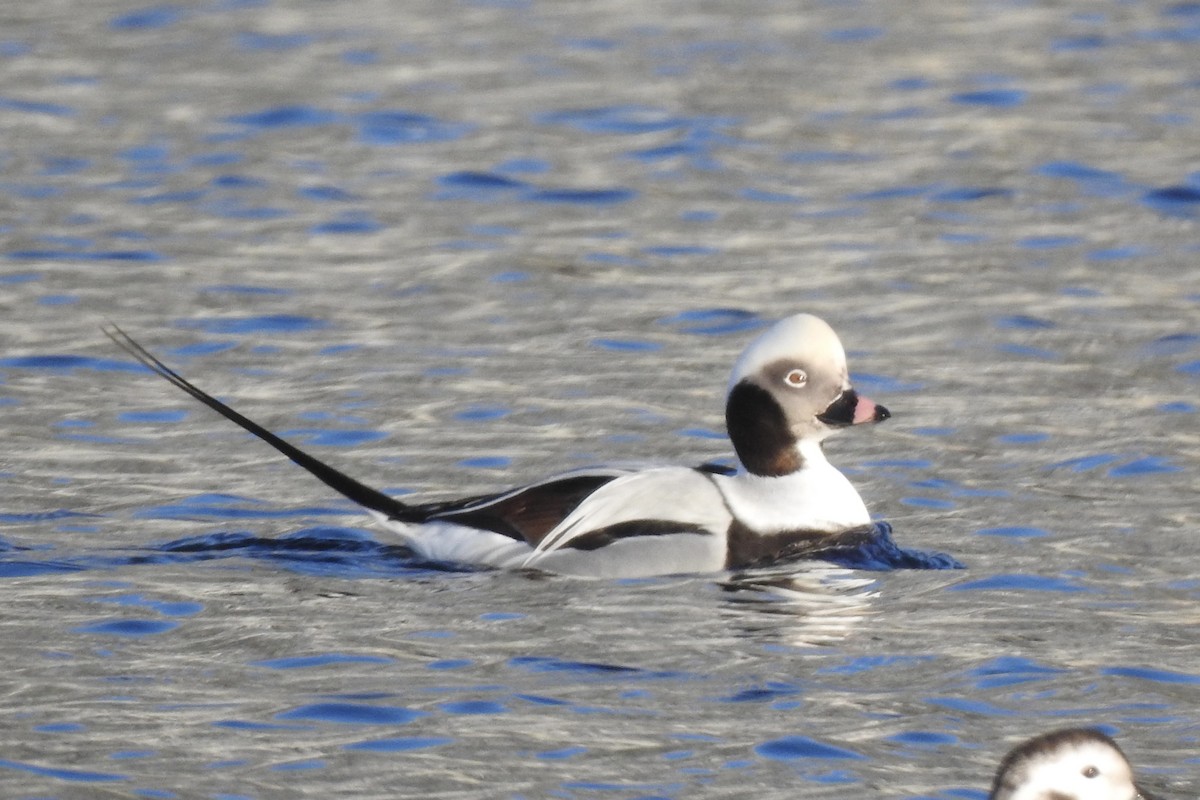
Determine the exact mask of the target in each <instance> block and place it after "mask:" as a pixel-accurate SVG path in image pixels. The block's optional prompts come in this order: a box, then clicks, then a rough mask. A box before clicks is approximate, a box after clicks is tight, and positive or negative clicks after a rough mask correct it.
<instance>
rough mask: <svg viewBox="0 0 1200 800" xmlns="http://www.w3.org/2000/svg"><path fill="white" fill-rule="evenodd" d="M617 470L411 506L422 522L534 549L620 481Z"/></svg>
mask: <svg viewBox="0 0 1200 800" xmlns="http://www.w3.org/2000/svg"><path fill="white" fill-rule="evenodd" d="M622 474H624V471H620V470H591V471H581V472H579V473H573V474H568V475H563V476H560V477H557V478H551V479H549V480H546V481H542V482H541V483H535V484H532V485H530V486H525V487H522V488H520V489H516V490H514V491H511V492H506V493H504V494H498V495H491V496H488V497H480V498H474V499H471V500H465V501H456V502H450V503H436V504H433V503H431V504H429V505H422V506H414V507H413V510H414V511H419V512H422V513H423V514H424V515H425V520H429V521H432V520H438V521H442V522H454V523H457V524H459V525H466V526H469V527H472V528H483V529H484V530H489V531H493V532H495V533H500V534H503V535H505V536H508V537H510V538H513V539H516V540H518V541H525V542H528V543H529V544H530V545H531V546H533V547H537V546H538V544H539V543H540V542H541V541H542V539H543V538H544V537H545V536H546V534H548V533H549V532H550V531H552V530H554V528H555V527H557V526H558V524H559V523H560V522H562V521H563V520H564V519H566V517H567V515H568V514H570V513H571V512H572V511H574V510H575V509H576V507H578V506H579V504H580V503H582V502H583V501H584V500H585V499H586V498H587V497H588V496H590V495H591V494H592V493H593V492H595V491H596V490H597V489H599V488H600V487H601V486H603V485H604V484H606V483H608V482H609V481H611V480H613V479H614V478H617V477H620V475H622Z"/></svg>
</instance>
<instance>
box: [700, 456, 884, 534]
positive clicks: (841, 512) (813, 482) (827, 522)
mask: <svg viewBox="0 0 1200 800" xmlns="http://www.w3.org/2000/svg"><path fill="white" fill-rule="evenodd" d="M797 447H798V449H799V451H800V455H801V457H802V458H803V461H802V462H801V463H802V464H803V466H802V467H801V468H800V469H798V470H796V471H795V472H792V473H790V474H788V475H783V476H780V477H774V478H770V477H763V476H761V475H752V474H750V473H748V472H746V471H745V470H744V469H743V470H740V471H739V472H738V473H737V474H736V475H732V476H725V475H716V476H714V478H715V479H716V484H717V486H718V488H720V490H721V494H722V495H724V497H725V502H726V503H727V504H728V505H729V510H730V511H731V512H732V513H733V515H734V516H735V517H736V518H737V519H738V520H739V521H740V522H741V523H742V524H744V525H745V526H746V527H748V528H750V529H751V530H753V531H756V532H758V533H764V534H765V533H778V532H782V531H800V530H804V531H825V532H829V533H835V532H837V531H843V530H847V529H849V528H857V527H860V526H863V525H870V524H871V515H870V514H869V513H868V512H867V507H866V505H864V504H863V501H862V498H861V497H859V496H858V492H857V491H856V490H855V489H854V486H853V484H851V483H850V481H849V480H848V479H847V478H846V476H845V475H843V474H842V473H841V472H839V471H838V470H837V469H836V468H835V467H834V466H833V465H832V464H830V463H829V461H828V460H827V459H826V458H825V453H824V452H822V450H821V445H820V444H819V443H817V442H801V443H800V444H799V445H797Z"/></svg>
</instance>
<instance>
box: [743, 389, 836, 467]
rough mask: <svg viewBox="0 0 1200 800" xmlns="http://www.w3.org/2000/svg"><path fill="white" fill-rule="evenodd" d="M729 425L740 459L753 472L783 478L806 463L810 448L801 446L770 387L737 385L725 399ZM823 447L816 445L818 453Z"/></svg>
mask: <svg viewBox="0 0 1200 800" xmlns="http://www.w3.org/2000/svg"><path fill="white" fill-rule="evenodd" d="M725 427H726V429H727V430H728V431H729V441H730V442H732V443H733V450H734V452H735V453H737V457H738V461H739V462H740V463H741V465H742V468H743V469H744V470H745V471H746V472H749V473H750V474H751V475H759V476H762V477H764V478H780V477H783V476H784V475H790V474H792V473H793V472H798V471H799V470H800V469H801V468H802V467H803V466H804V460H805V458H804V457H805V453H804V450H805V449H806V448H801V447H800V446H799V443H798V442H797V441H796V437H795V435H794V434H793V433H792V431H791V428H790V427H789V426H788V423H787V417H786V416H785V415H784V413H783V409H782V408H780V407H779V403H777V402H776V401H775V398H773V397H771V395H770V393H769V392H767V390H766V389H763V388H761V387H759V386H755V385H754V384H753V383H750V382H748V381H742V382H741V383H739V384H737V385H736V386H734V387H733V389H731V390H730V392H729V399H728V400H726V402H725ZM820 449H821V448H820V445H819V444H818V445H816V450H817V452H818V453H819V452H820ZM823 459H824V456H822V460H823Z"/></svg>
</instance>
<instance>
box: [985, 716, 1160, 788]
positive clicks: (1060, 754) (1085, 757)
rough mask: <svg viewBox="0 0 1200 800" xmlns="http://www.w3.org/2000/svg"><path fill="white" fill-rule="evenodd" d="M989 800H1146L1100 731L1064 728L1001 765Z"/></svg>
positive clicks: (1021, 748) (1012, 753)
mask: <svg viewBox="0 0 1200 800" xmlns="http://www.w3.org/2000/svg"><path fill="white" fill-rule="evenodd" d="M988 800H1148V798H1147V796H1146V795H1144V794H1143V793H1142V792H1141V791H1140V790H1139V789H1138V787H1137V786H1136V785H1135V784H1134V782H1133V767H1132V766H1130V764H1129V760H1128V759H1127V758H1125V754H1124V753H1122V752H1121V748H1120V747H1118V746H1117V743H1116V742H1114V741H1113V740H1112V739H1111V738H1109V737H1108V736H1105V735H1104V734H1103V733H1101V732H1100V731H1096V730H1088V729H1084V728H1069V729H1067V730H1061V731H1053V732H1052V733H1046V734H1043V735H1041V736H1038V737H1035V738H1033V739H1030V740H1029V741H1027V742H1025V743H1024V744H1021V745H1019V746H1017V747H1015V748H1014V749H1013V750H1012V751H1010V752H1009V754H1008V755H1006V756H1005V757H1004V760H1003V761H1002V762H1000V769H999V771H998V772H997V773H996V779H995V780H994V781H993V782H992V793H991V794H990V795H988Z"/></svg>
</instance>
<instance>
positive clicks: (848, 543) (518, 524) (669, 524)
mask: <svg viewBox="0 0 1200 800" xmlns="http://www.w3.org/2000/svg"><path fill="white" fill-rule="evenodd" d="M104 331H105V333H106V334H107V335H108V336H109V337H110V338H111V339H112V340H113V341H114V342H116V343H117V344H118V345H119V346H121V347H122V348H123V349H124V350H126V351H127V352H128V353H129V354H131V355H132V356H133V357H134V358H136V359H137V360H138V361H140V362H141V363H142V364H143V365H145V366H146V367H147V368H149V369H150V370H151V371H153V372H155V373H156V374H158V375H159V376H161V377H163V378H165V379H166V380H168V381H170V382H171V383H172V384H174V385H175V386H176V387H178V388H179V389H181V390H183V391H185V392H187V393H188V394H190V395H191V396H192V397H194V398H195V399H197V400H199V401H200V402H202V403H204V404H205V405H207V406H208V407H209V408H212V409H213V410H215V411H217V412H218V413H219V414H221V415H222V416H224V417H225V418H226V419H229V420H231V421H232V422H234V423H236V424H238V425H240V426H241V427H242V428H244V429H246V430H247V431H249V432H250V433H252V434H254V435H255V436H257V437H259V438H260V439H262V440H263V441H265V442H266V443H267V444H270V445H271V446H272V447H274V448H275V449H277V450H278V451H280V452H281V453H283V454H284V455H286V456H287V457H288V458H290V459H291V460H292V461H294V462H295V463H296V464H299V465H300V466H301V467H303V468H304V469H306V470H308V471H309V472H310V473H312V474H313V475H314V476H315V477H316V478H318V479H319V480H321V481H322V482H324V483H325V484H326V485H327V486H329V487H330V488H332V489H334V490H335V491H337V492H340V493H341V494H342V495H344V496H346V497H347V498H349V499H350V500H353V501H354V502H356V503H358V504H359V505H361V506H363V507H364V508H366V509H367V510H368V511H369V512H370V513H371V514H372V516H374V517H376V518H377V519H378V520H380V521H381V522H382V523H383V524H384V525H385V526H386V527H387V528H388V529H389V530H391V531H394V532H395V533H396V534H398V535H399V536H400V537H401V539H403V541H404V543H405V544H406V545H407V546H408V547H410V548H411V549H412V550H413V551H414V552H415V553H416V554H417V555H418V556H420V557H421V558H424V559H427V560H430V561H440V562H452V563H459V564H470V565H481V566H490V567H499V568H531V569H538V570H543V571H547V572H555V573H564V574H572V575H582V576H593V577H644V576H653V575H666V574H680V573H710V572H719V571H724V570H742V569H748V568H754V567H760V566H769V565H773V564H777V563H781V562H784V561H788V560H792V559H797V558H805V557H820V556H821V554H822V553H823V552H826V551H829V550H831V549H832V550H837V549H839V548H842V549H844V548H846V547H852V546H854V545H855V544H856V543H859V542H862V543H869V542H870V540H871V537H872V536H873V535H874V534H875V527H874V526H873V525H872V523H871V517H870V515H869V513H868V512H867V508H866V505H865V504H864V503H863V501H862V499H861V498H860V497H859V495H858V492H857V491H856V490H855V489H854V486H853V485H852V484H851V483H850V481H849V480H847V478H846V477H845V476H844V475H843V474H842V473H841V472H839V471H838V470H837V469H836V468H835V467H834V466H833V465H832V464H830V463H829V461H828V460H827V459H826V458H825V454H824V452H823V451H822V449H821V442H822V440H824V439H825V438H827V437H828V436H830V435H832V434H833V433H835V432H837V431H838V430H840V429H842V428H846V427H850V426H856V425H864V424H868V423H875V422H881V421H883V420H886V419H887V418H888V417H889V416H890V414H889V413H888V410H887V409H886V408H884V407H883V406H881V405H877V404H876V403H874V402H873V401H871V400H869V399H867V398H866V397H862V396H860V395H858V394H857V393H856V392H855V391H854V389H853V387H852V386H851V385H850V380H849V374H848V371H847V367H846V356H845V352H844V350H843V349H842V344H841V342H840V341H839V340H838V337H837V335H836V334H835V333H834V332H833V329H832V328H830V327H829V325H827V324H826V323H825V322H824V321H822V320H821V319H819V318H817V317H814V316H812V315H809V314H796V315H794V316H791V317H787V318H785V319H783V320H781V321H779V322H777V323H776V324H775V325H774V326H772V327H771V328H770V329H769V330H767V331H766V332H765V333H763V334H762V335H760V336H759V337H758V338H757V339H755V340H754V341H753V342H751V343H750V345H749V346H748V347H747V348H746V349H745V351H743V353H742V354H741V356H740V357H739V358H738V360H737V362H736V363H735V364H734V367H733V372H732V375H731V377H730V380H729V385H728V390H727V393H726V403H725V420H726V426H727V428H728V432H729V438H730V442H731V443H732V445H733V449H734V451H735V453H736V455H737V467H736V468H735V469H730V470H725V469H722V468H719V467H712V466H703V467H696V468H693V467H657V468H651V469H641V470H635V469H628V468H620V467H600V468H593V469H582V470H575V471H572V472H568V473H564V474H561V475H557V476H554V477H551V478H547V479H546V480H542V481H539V482H537V483H533V484H529V485H527V486H522V487H519V488H516V489H512V490H511V491H507V492H501V493H497V494H492V495H485V496H480V497H472V498H467V499H463V500H457V501H450V502H438V503H427V504H407V503H402V502H400V501H399V500H396V499H395V498H392V497H389V496H388V495H386V494H383V493H382V492H379V491H377V490H375V489H373V488H371V487H369V486H367V485H365V484H363V483H361V482H359V481H357V480H355V479H354V478H351V477H349V476H348V475H346V474H344V473H342V472H340V471H339V470H337V469H335V468H333V467H331V466H329V465H328V464H326V463H324V462H322V461H320V460H319V459H317V458H315V457H314V456H312V455H310V454H308V453H306V452H304V451H303V450H301V449H299V448H297V447H296V446H294V445H292V444H290V443H289V442H287V441H285V440H283V439H282V438H280V437H279V436H277V435H276V434H274V433H272V432H271V431H269V430H267V429H266V428H265V427H263V426H262V425H259V424H258V423H256V422H254V421H253V420H251V419H249V418H247V417H245V416H243V415H242V414H240V413H238V412H237V411H235V410H234V409H232V408H231V407H229V406H228V405H226V404H225V403H222V402H221V401H219V400H217V399H216V398H214V397H212V396H211V395H209V394H207V393H205V392H204V391H202V390H200V389H199V388H197V387H196V386H195V385H193V384H192V383H191V382H189V381H188V380H186V379H185V378H183V377H182V376H181V375H179V373H177V372H175V371H174V370H173V369H171V368H170V367H168V366H167V365H165V364H164V363H163V362H162V361H160V360H159V359H158V358H156V357H155V356H153V355H152V354H151V353H150V352H149V351H147V350H146V349H145V348H144V347H142V346H141V345H140V344H138V343H137V342H136V341H134V340H133V339H132V338H131V337H130V336H129V335H128V334H126V333H125V332H124V331H122V330H121V329H120V328H118V327H116V326H108V327H106V328H105V329H104ZM951 561H952V560H951ZM953 565H954V566H957V565H956V564H953Z"/></svg>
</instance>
